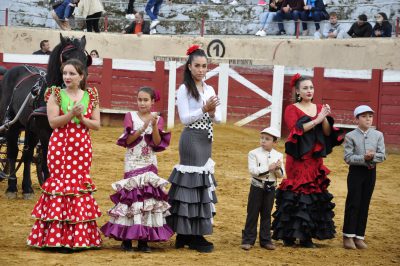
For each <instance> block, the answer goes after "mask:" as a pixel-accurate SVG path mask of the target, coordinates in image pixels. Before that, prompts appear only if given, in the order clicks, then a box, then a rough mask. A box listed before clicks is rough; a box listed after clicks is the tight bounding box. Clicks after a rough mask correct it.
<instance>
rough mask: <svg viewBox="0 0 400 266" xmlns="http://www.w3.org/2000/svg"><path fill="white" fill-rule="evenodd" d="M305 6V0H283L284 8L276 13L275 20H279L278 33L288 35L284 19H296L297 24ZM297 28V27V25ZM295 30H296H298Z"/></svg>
mask: <svg viewBox="0 0 400 266" xmlns="http://www.w3.org/2000/svg"><path fill="white" fill-rule="evenodd" d="M303 8H304V1H303V0H283V2H282V8H281V10H279V11H278V12H276V15H275V21H277V22H278V27H279V33H278V35H286V31H285V29H284V26H283V20H284V19H286V20H294V21H295V26H296V25H297V22H298V21H300V16H301V12H302V11H303ZM295 28H296V30H297V27H295ZM296 30H295V31H296Z"/></svg>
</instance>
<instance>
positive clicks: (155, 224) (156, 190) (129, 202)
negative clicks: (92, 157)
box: [101, 112, 174, 242]
mask: <svg viewBox="0 0 400 266" xmlns="http://www.w3.org/2000/svg"><path fill="white" fill-rule="evenodd" d="M157 123H158V124H157V125H158V130H159V132H160V136H161V142H160V144H159V145H155V144H154V142H153V139H152V130H153V129H152V126H151V125H149V126H148V127H147V128H146V129H145V131H144V132H143V133H142V135H141V136H140V137H138V138H137V139H136V140H135V141H134V142H133V143H131V144H129V145H128V144H127V143H126V140H127V138H128V135H130V134H134V133H135V132H136V131H137V130H138V129H139V128H141V127H142V126H143V125H144V122H143V121H142V120H141V119H140V117H139V116H138V114H137V112H129V113H127V114H126V115H125V120H124V127H125V132H124V134H122V136H121V137H120V138H119V139H118V141H117V145H120V146H122V147H126V148H127V150H126V154H125V174H124V179H122V180H120V181H117V182H115V183H113V184H112V188H113V189H114V190H115V194H113V195H111V196H110V198H111V200H112V202H113V203H114V204H115V206H114V207H113V208H111V210H109V211H108V215H109V216H110V220H109V221H108V222H107V223H106V224H105V225H103V226H102V227H101V231H102V232H103V233H104V235H105V236H107V237H111V238H114V239H116V240H121V241H128V240H140V241H146V242H157V241H167V240H168V239H170V238H171V236H172V235H173V234H174V233H173V231H172V230H171V228H170V227H169V226H168V225H167V224H166V221H165V217H166V216H168V215H170V213H169V211H168V210H169V208H170V205H169V204H168V194H167V193H166V191H165V186H166V185H167V184H168V181H166V180H164V179H163V178H161V177H159V176H158V175H157V173H158V170H157V157H156V155H155V152H160V151H163V150H165V148H166V147H167V146H168V145H169V142H170V139H171V133H166V132H164V131H162V129H163V124H164V123H163V119H162V117H159V119H158V122H157Z"/></svg>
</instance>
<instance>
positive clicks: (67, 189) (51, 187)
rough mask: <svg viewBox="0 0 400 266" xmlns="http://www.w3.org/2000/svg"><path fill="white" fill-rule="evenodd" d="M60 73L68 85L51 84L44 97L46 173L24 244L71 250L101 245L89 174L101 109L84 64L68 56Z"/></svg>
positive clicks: (93, 188) (96, 208)
mask: <svg viewBox="0 0 400 266" xmlns="http://www.w3.org/2000/svg"><path fill="white" fill-rule="evenodd" d="M61 71H62V73H63V80H64V83H65V85H66V87H65V88H64V89H61V88H60V87H55V86H53V87H51V88H49V89H48V91H47V92H46V96H45V97H46V99H47V115H48V119H49V123H50V126H51V127H52V128H53V129H54V130H53V133H52V135H51V137H50V142H49V151H48V155H47V163H48V166H49V170H50V177H49V178H48V179H47V180H46V182H45V183H44V184H43V186H42V191H43V193H42V195H41V197H40V198H39V200H38V202H37V203H36V205H35V207H34V208H33V211H32V216H33V217H34V218H35V219H36V222H35V223H34V225H33V228H32V231H31V233H30V235H29V237H28V240H27V244H28V245H29V246H32V247H36V248H55V250H58V251H59V252H71V251H73V250H81V249H88V248H99V247H100V244H101V238H100V234H99V231H98V229H97V224H96V219H97V218H98V217H100V216H101V212H100V210H99V208H98V206H97V203H96V201H95V200H94V198H93V196H92V193H93V192H94V191H95V190H96V186H95V185H94V183H93V182H92V180H91V178H90V176H89V172H90V167H91V162H92V144H91V139H90V134H89V130H90V129H93V130H97V129H99V128H100V112H99V107H98V103H99V101H98V95H97V90H96V89H95V88H87V87H86V73H85V68H84V66H83V65H82V63H81V62H80V61H78V60H76V59H71V60H68V61H67V62H65V63H64V64H63V65H62V66H61Z"/></svg>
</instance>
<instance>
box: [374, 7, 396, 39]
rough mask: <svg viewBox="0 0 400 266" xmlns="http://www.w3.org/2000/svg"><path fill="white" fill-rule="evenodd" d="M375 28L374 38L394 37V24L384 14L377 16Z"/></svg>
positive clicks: (380, 13)
mask: <svg viewBox="0 0 400 266" xmlns="http://www.w3.org/2000/svg"><path fill="white" fill-rule="evenodd" d="M375 20H376V23H375V26H374V28H373V29H372V37H392V24H390V22H389V19H388V17H387V15H386V13H384V12H379V13H378V14H376V15H375Z"/></svg>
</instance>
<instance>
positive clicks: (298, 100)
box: [296, 93, 303, 103]
mask: <svg viewBox="0 0 400 266" xmlns="http://www.w3.org/2000/svg"><path fill="white" fill-rule="evenodd" d="M301 100H303V98H301V97H300V94H298V93H296V102H298V103H299V102H301Z"/></svg>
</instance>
